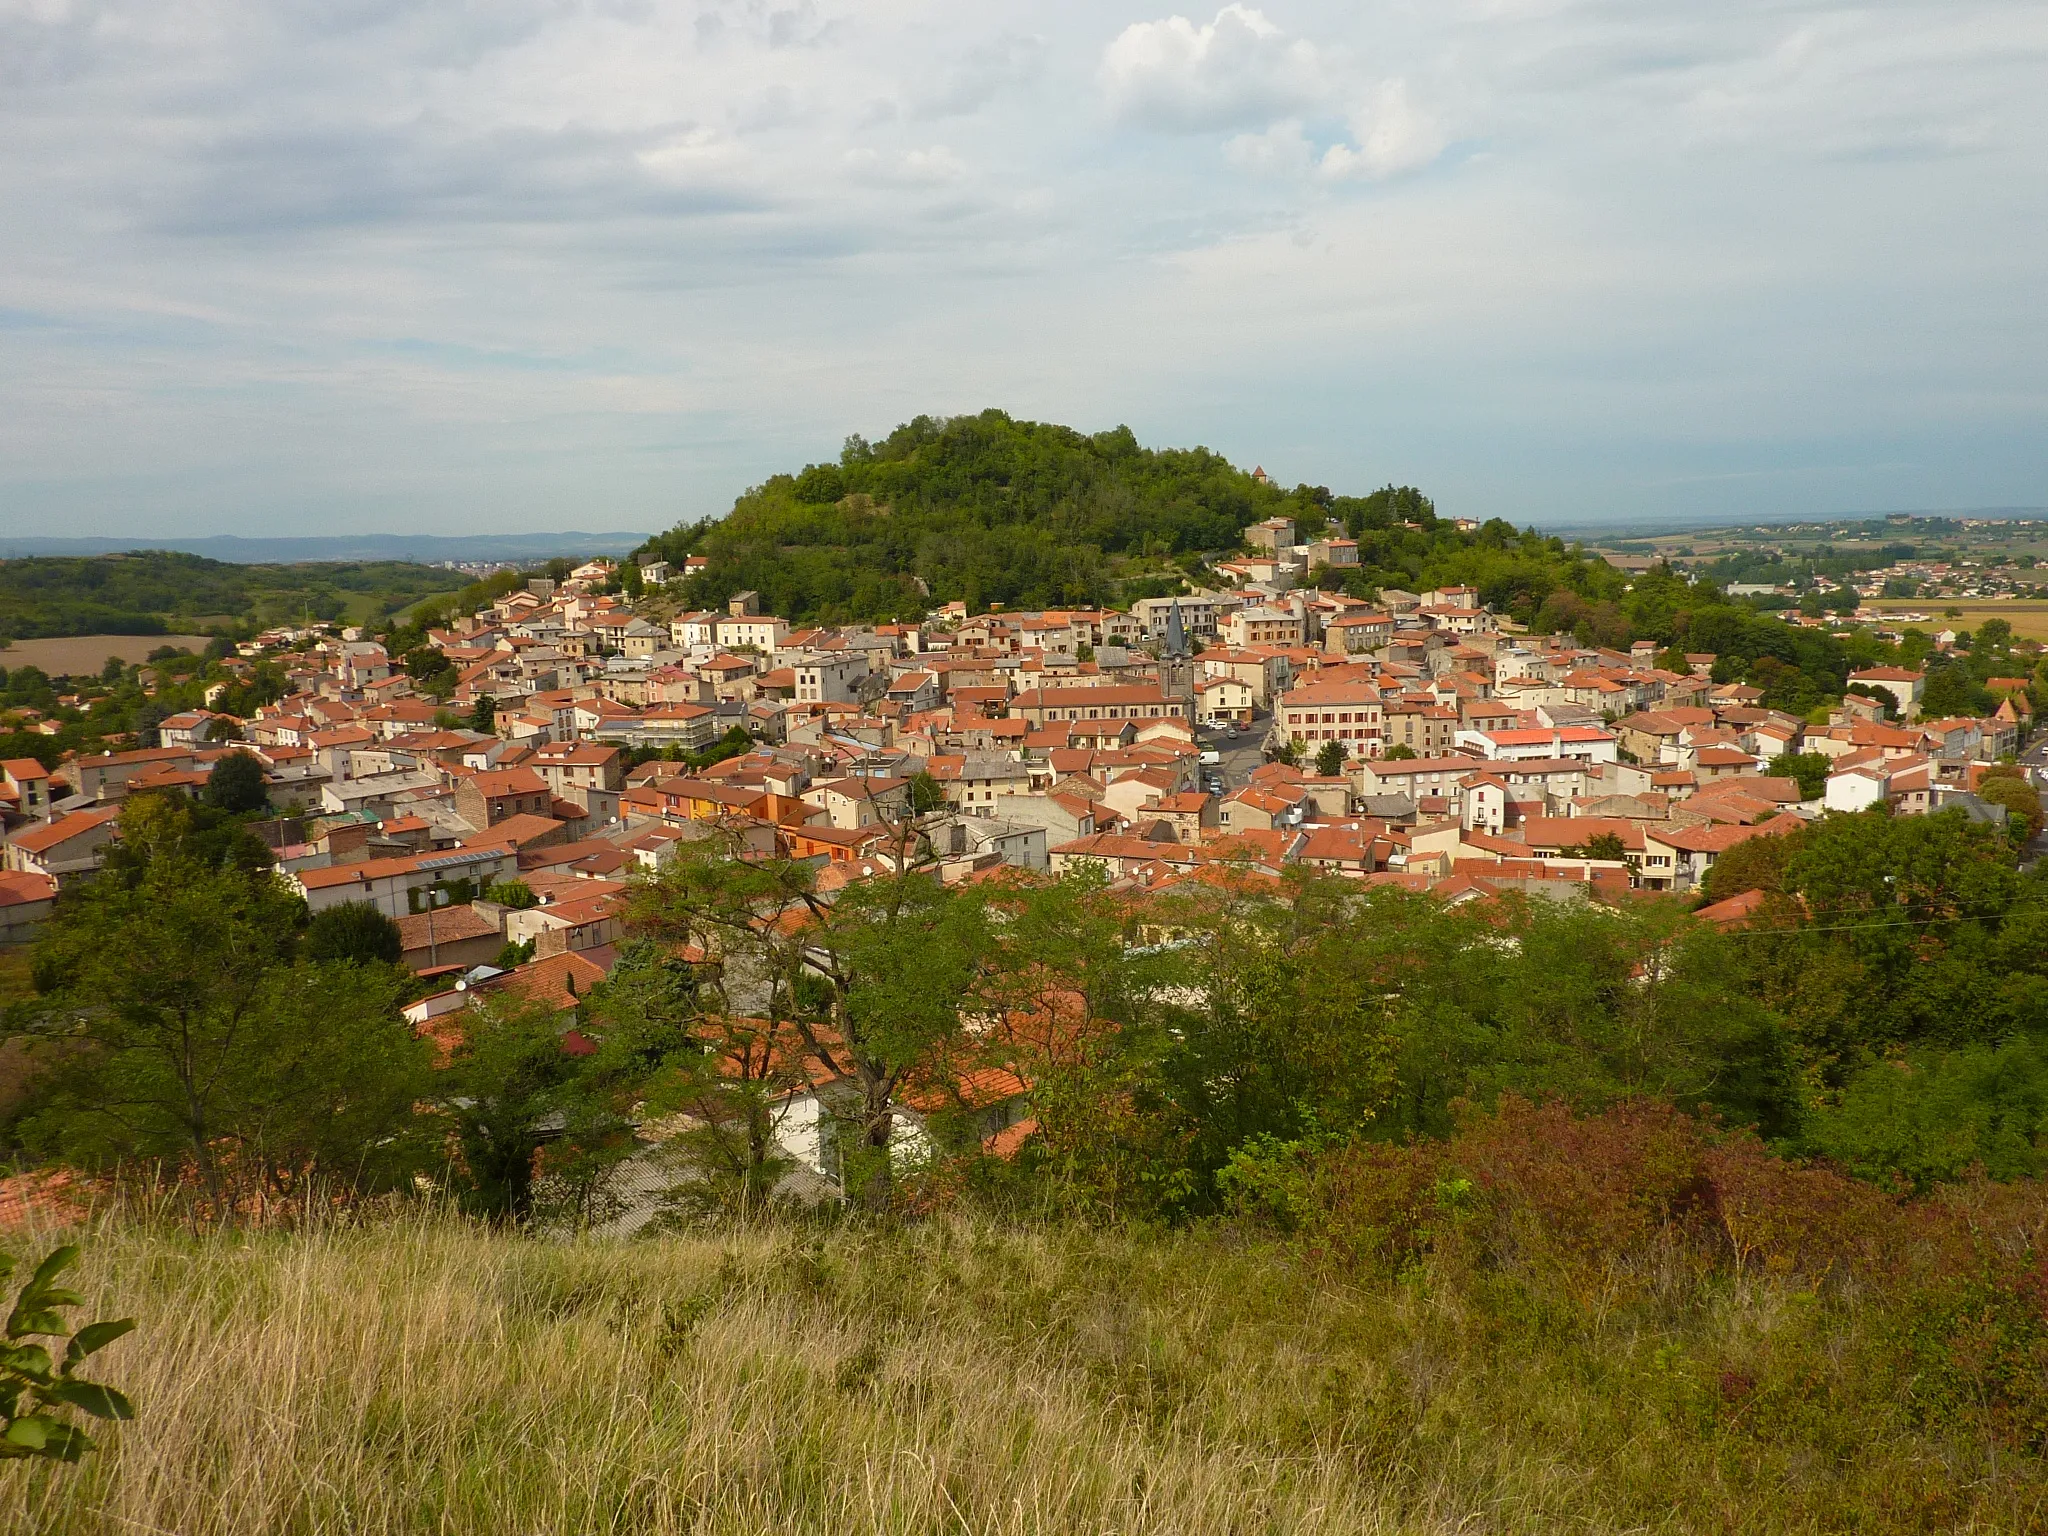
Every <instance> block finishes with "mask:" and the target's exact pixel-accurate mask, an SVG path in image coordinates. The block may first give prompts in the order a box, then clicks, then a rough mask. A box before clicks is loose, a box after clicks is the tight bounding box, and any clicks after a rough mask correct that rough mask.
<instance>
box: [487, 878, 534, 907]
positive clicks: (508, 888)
mask: <svg viewBox="0 0 2048 1536" xmlns="http://www.w3.org/2000/svg"><path fill="white" fill-rule="evenodd" d="M484 900H485V901H492V902H496V903H497V904H498V905H499V906H501V907H510V908H511V909H512V910H513V911H514V912H524V911H526V910H527V909H529V908H531V907H537V906H539V905H540V898H539V897H538V896H536V895H534V894H533V887H532V886H530V885H528V884H527V883H526V882H525V881H524V880H519V879H512V880H497V881H493V882H492V883H491V885H490V886H488V887H487V888H486V889H485V891H484Z"/></svg>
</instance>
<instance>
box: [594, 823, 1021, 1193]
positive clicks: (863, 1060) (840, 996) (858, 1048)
mask: <svg viewBox="0 0 2048 1536" xmlns="http://www.w3.org/2000/svg"><path fill="white" fill-rule="evenodd" d="M894 832H895V836H894V839H893V844H892V845H891V846H889V847H888V848H887V849H886V852H885V856H886V857H887V859H888V861H889V862H890V863H891V864H893V865H894V866H895V872H894V873H891V874H886V875H882V876H878V877H875V878H872V879H866V880H860V881H856V882H854V883H853V884H851V885H848V886H846V887H845V888H844V889H843V890H841V891H839V892H838V893H837V895H836V896H832V895H829V894H828V893H827V892H825V891H823V890H821V889H820V888H819V886H818V881H817V876H818V871H817V870H816V869H814V868H812V867H811V866H810V865H808V864H805V863H802V862H799V861H794V860H788V859H772V860H760V861H751V862H750V861H748V860H745V859H742V858H740V857H739V854H740V852H741V850H740V849H739V848H738V847H737V846H736V845H735V844H732V843H730V842H728V841H726V840H723V839H715V838H707V839H705V840H703V841H702V842H699V843H695V844H691V845H690V846H689V847H688V848H687V849H686V850H685V851H684V852H683V853H682V854H681V855H680V856H679V857H678V858H676V859H675V860H674V861H672V862H671V864H670V865H669V867H668V868H667V869H665V870H663V871H662V872H660V873H659V874H658V875H657V876H656V877H655V878H654V879H652V880H650V881H648V882H646V883H645V884H643V885H642V886H640V887H639V889H638V890H637V891H636V893H635V895H634V898H633V900H632V903H631V905H630V907H629V922H630V924H631V926H633V927H634V929H635V930H636V931H637V932H640V933H642V934H645V935H648V936H651V937H655V938H659V939H663V940H667V941H670V942H684V943H691V944H695V945H697V946H698V947H700V948H701V949H703V950H704V951H705V952H707V953H715V954H718V955H720V956H721V957H722V963H723V964H724V965H725V966H726V967H727V968H728V970H732V969H735V968H737V969H739V970H741V971H743V972H744V973H745V974H746V976H747V977H748V978H749V999H750V1000H749V1002H748V1005H747V1011H748V1012H749V1013H753V1012H756V1011H757V1010H758V1009H759V1008H761V1007H763V1006H773V1007H777V1008H780V1009H782V1010H784V1013H783V1016H782V1017H781V1018H779V1019H776V1020H775V1021H774V1022H775V1023H776V1024H777V1027H778V1028H780V1027H782V1026H783V1025H785V1024H786V1026H787V1028H788V1029H789V1030H790V1031H791V1032H792V1033H793V1035H794V1037H795V1038H796V1040H797V1041H799V1042H800V1054H801V1056H802V1058H803V1059H804V1060H806V1061H807V1062H808V1063H810V1064H811V1065H812V1067H813V1068H814V1069H815V1070H816V1071H817V1072H818V1073H820V1074H822V1081H824V1082H826V1083H827V1084H830V1085H834V1092H835V1094H836V1096H837V1097H838V1098H839V1100H840V1101H841V1102H840V1107H839V1108H838V1109H837V1110H836V1114H837V1115H838V1116H839V1117H840V1118H841V1120H842V1121H843V1124H844V1133H843V1134H842V1135H841V1136H839V1137H838V1138H837V1145H838V1148H839V1151H840V1157H841V1163H842V1172H841V1178H842V1182H843V1184H844V1187H845V1188H846V1190H847V1192H848V1193H849V1194H850V1195H852V1196H853V1197H854V1198H855V1199H856V1200H858V1201H859V1202H860V1203H861V1204H862V1205H864V1206H866V1207H868V1208H870V1209H875V1208H879V1207H880V1206H882V1205H884V1204H886V1203H887V1201H888V1199H889V1198H890V1190H891V1187H892V1177H893V1170H892V1165H891V1156H890V1146H891V1142H892V1139H893V1133H894V1126H895V1119H896V1109H897V1094H898V1093H899V1091H900V1090H901V1089H902V1088H903V1087H904V1085H905V1083H906V1082H907V1081H908V1080H910V1078H911V1077H912V1075H913V1074H915V1073H917V1072H919V1071H920V1070H923V1069H926V1068H928V1067H930V1065H931V1064H932V1063H933V1061H934V1060H936V1059H937V1058H939V1057H940V1056H941V1055H942V1054H943V1052H944V1050H945V1049H946V1047H947V1046H948V1045H949V1044H951V1043H952V1042H954V1041H957V1040H958V1039H959V1038H960V1036H961V1034H962V1032H963V1030H964V1025H963V1023H962V1019H961V1008H962V1005H963V1002H964V1001H965V999H966V998H967V997H968V995H969V993H970V991H971V990H972V988H973V986H974V984H975V981H976V979H977V978H978V977H979V975H980V973H981V966H982V963H983V960H984V958H985V955H986V952H987V948H988V943H989V933H988V927H987V924H986V922H985V921H984V916H985V914H984V911H983V908H982V905H981V900H980V893H979V891H978V889H976V888H973V887H946V886H942V885H941V884H940V883H939V882H938V881H937V879H935V878H934V877H933V876H932V875H931V874H930V873H929V872H928V870H927V869H926V867H925V866H924V862H923V861H922V860H921V858H920V854H919V851H918V850H919V841H920V839H919V832H918V827H917V822H916V819H915V818H906V819H905V820H903V821H901V822H899V823H897V824H896V825H895V827H894ZM728 985H730V983H728Z"/></svg>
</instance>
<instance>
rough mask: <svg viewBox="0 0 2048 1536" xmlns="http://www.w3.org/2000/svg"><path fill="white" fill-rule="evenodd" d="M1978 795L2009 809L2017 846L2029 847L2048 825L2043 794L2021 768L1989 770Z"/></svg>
mask: <svg viewBox="0 0 2048 1536" xmlns="http://www.w3.org/2000/svg"><path fill="white" fill-rule="evenodd" d="M1977 796H1978V798H1979V799H1981V800H1986V801H1989V802H1990V803H1991V804H1992V805H2002V806H2004V807H2005V809H2006V814H2007V816H2008V818H2009V824H2010V826H2011V829H2012V835H2013V841H2014V842H2016V843H2019V844H2022V845H2025V844H2027V843H2030V842H2032V841H2033V840H2034V838H2035V837H2037V836H2038V835H2039V834H2040V831H2041V828H2042V826H2043V824H2044V822H2048V816H2044V815H2043V813H2042V810H2041V792H2040V791H2039V790H2037V789H2036V788H2034V786H2033V785H2032V784H2031V783H2029V782H2028V780H2027V778H2026V774H2025V772H2024V770H2022V769H2020V768H2017V767H2006V766H2000V767H1996V768H1990V769H1987V770H1985V773H1984V778H1983V780H1982V782H1980V783H1979V784H1978V786H1977Z"/></svg>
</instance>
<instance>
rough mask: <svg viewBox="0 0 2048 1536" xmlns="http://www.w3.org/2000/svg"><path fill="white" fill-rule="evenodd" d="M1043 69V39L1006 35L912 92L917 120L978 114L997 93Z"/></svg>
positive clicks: (976, 50)
mask: <svg viewBox="0 0 2048 1536" xmlns="http://www.w3.org/2000/svg"><path fill="white" fill-rule="evenodd" d="M1044 65H1045V39H1044V38H1042V37H1036V36H1019V35H1015V34H1009V33H1006V34H1004V35H1003V36H1001V37H998V38H996V39H995V40H994V41H992V42H988V43H984V44H982V45H981V46H980V47H977V48H971V49H969V50H968V51H967V53H966V54H965V55H964V56H963V57H962V58H961V59H960V60H959V61H958V62H957V63H956V64H954V65H953V66H952V68H950V69H948V70H946V71H944V72H943V73H942V74H941V75H940V77H939V78H938V80H937V81H936V83H935V84H933V85H932V86H930V87H928V88H926V89H923V90H920V91H918V92H916V93H915V94H914V96H913V98H912V99H913V102H914V108H913V110H914V111H915V112H916V113H917V115H918V116H919V117H958V116H961V115H963V114H965V113H969V112H978V111H979V110H981V108H982V107H984V106H986V105H987V104H988V103H989V102H990V101H991V100H993V99H994V97H995V96H996V94H997V93H998V92H999V91H1002V90H1004V89H1005V88H1007V87H1009V86H1013V85H1019V84H1022V83H1024V82H1026V81H1029V80H1031V79H1032V78H1033V77H1035V76H1036V75H1037V74H1038V73H1039V72H1040V71H1041V70H1042V69H1043V68H1044Z"/></svg>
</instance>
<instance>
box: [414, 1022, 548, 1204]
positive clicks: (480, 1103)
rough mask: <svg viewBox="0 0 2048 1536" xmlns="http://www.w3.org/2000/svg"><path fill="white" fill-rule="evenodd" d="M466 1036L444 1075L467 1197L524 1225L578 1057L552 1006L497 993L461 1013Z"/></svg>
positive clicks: (444, 1104) (444, 1098)
mask: <svg viewBox="0 0 2048 1536" xmlns="http://www.w3.org/2000/svg"><path fill="white" fill-rule="evenodd" d="M454 1017H455V1018H456V1019H458V1020H459V1028H460V1031H461V1040H460V1043H459V1044H457V1046H456V1047H455V1050H454V1052H453V1054H452V1056H451V1058H450V1061H449V1065H448V1067H447V1068H446V1070H444V1071H443V1072H442V1073H441V1074H440V1076H439V1082H438V1086H439V1088H440V1090H441V1094H440V1104H441V1108H442V1111H443V1113H444V1114H445V1115H446V1116H447V1118H448V1119H449V1121H450V1123H451V1124H452V1125H453V1126H454V1127H455V1136H456V1143H457V1146H458V1147H459V1149H460V1150H461V1153H462V1171H463V1198H464V1201H465V1203H466V1204H467V1205H468V1206H469V1207H470V1209H472V1210H473V1211H475V1212H476V1213H477V1214H478V1215H481V1216H486V1217H488V1218H490V1219H491V1220H493V1221H497V1222H502V1223H507V1224H515V1225H516V1224H524V1223H525V1222H527V1221H529V1220H530V1219H531V1218H532V1216H533V1213H534V1194H535V1189H534V1185H535V1179H536V1173H537V1163H538V1158H539V1155H540V1152H541V1149H542V1147H543V1146H545V1145H546V1144H547V1143H548V1141H550V1140H551V1139H553V1136H554V1134H555V1133H556V1131H557V1129H558V1127H556V1126H552V1125H550V1123H549V1122H550V1120H551V1119H553V1118H554V1117H557V1116H562V1115H563V1113H564V1111H565V1110H566V1109H567V1107H568V1106H569V1104H570V1101H571V1099H572V1097H573V1096H574V1083H575V1078H576V1059H575V1058H574V1057H573V1056H571V1055H569V1053H568V1052H566V1051H564V1050H563V1048H562V1031H561V1021H560V1019H559V1017H558V1016H557V1014H556V1012H555V1010H554V1009H553V1007H552V1006H550V1005H548V1004H546V1003H543V1002H536V1001H531V1000H527V999H523V998H519V997H516V996H512V995H508V994H502V993H501V994H498V995H497V996H494V997H491V998H488V999H486V1000H485V1001H484V1002H482V1003H480V1004H477V1005H474V1006H472V1007H469V1008H466V1009H464V1010H462V1012H461V1013H459V1014H457V1015H454Z"/></svg>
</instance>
